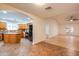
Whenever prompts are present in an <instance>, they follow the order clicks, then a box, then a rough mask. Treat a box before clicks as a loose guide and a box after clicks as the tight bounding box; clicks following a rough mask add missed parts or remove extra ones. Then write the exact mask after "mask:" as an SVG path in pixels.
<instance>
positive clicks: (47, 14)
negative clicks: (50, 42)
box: [7, 3, 79, 19]
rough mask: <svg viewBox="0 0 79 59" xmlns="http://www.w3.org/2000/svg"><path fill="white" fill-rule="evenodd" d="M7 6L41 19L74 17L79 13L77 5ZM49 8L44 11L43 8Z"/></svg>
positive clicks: (23, 4)
mask: <svg viewBox="0 0 79 59" xmlns="http://www.w3.org/2000/svg"><path fill="white" fill-rule="evenodd" d="M7 5H9V6H12V7H15V8H18V9H20V10H22V11H25V12H28V13H30V14H33V15H35V16H38V17H40V18H43V19H47V18H52V17H55V18H56V17H59V16H61V15H64V16H67V15H75V14H78V13H79V4H78V3H50V4H49V3H46V4H44V5H36V4H34V3H11V4H7ZM47 7H51V9H48V10H46V9H45V8H47Z"/></svg>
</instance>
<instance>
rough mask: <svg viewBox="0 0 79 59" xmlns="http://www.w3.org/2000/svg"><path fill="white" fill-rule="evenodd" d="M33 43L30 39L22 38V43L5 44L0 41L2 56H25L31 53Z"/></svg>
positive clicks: (0, 53)
mask: <svg viewBox="0 0 79 59" xmlns="http://www.w3.org/2000/svg"><path fill="white" fill-rule="evenodd" d="M31 46H32V43H31V42H30V41H29V40H27V39H26V40H25V39H22V40H21V43H20V44H4V43H3V41H1V42H0V56H1V55H2V56H17V55H19V56H24V55H27V56H28V55H29V54H28V52H29V50H30V49H31Z"/></svg>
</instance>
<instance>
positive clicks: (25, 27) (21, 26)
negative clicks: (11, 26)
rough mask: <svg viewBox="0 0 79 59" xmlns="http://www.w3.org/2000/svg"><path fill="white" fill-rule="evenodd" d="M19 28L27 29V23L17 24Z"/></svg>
mask: <svg viewBox="0 0 79 59" xmlns="http://www.w3.org/2000/svg"><path fill="white" fill-rule="evenodd" d="M19 29H21V30H25V29H28V25H27V24H19Z"/></svg>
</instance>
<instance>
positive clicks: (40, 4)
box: [34, 3, 45, 6]
mask: <svg viewBox="0 0 79 59" xmlns="http://www.w3.org/2000/svg"><path fill="white" fill-rule="evenodd" d="M34 4H35V5H39V6H42V5H45V3H34Z"/></svg>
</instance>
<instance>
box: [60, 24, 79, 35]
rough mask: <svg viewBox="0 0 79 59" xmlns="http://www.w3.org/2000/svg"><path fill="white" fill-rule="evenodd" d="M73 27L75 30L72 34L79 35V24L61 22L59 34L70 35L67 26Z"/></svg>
mask: <svg viewBox="0 0 79 59" xmlns="http://www.w3.org/2000/svg"><path fill="white" fill-rule="evenodd" d="M68 27H73V28H74V31H73V32H72V33H71V35H75V36H79V24H76V23H74V24H60V25H59V34H61V35H68V33H66V32H65V28H68Z"/></svg>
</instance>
